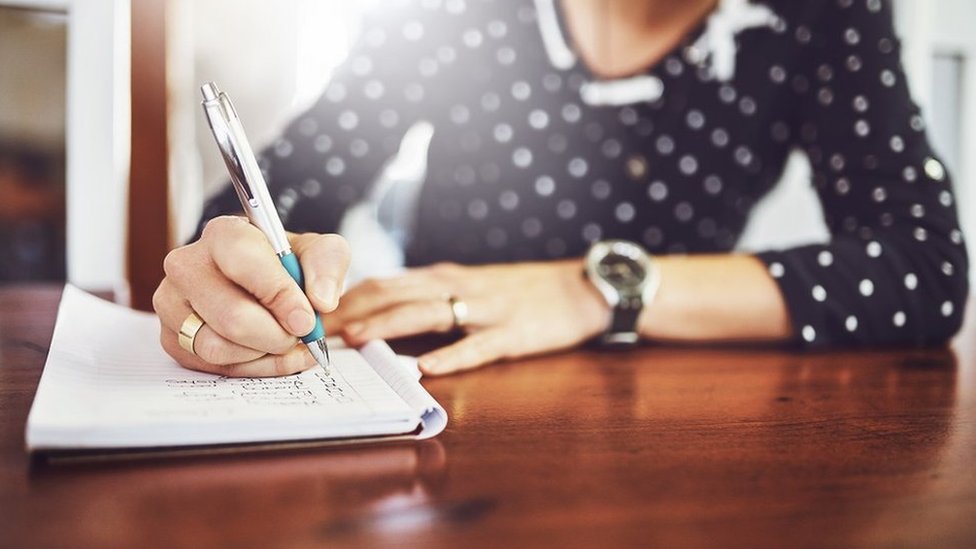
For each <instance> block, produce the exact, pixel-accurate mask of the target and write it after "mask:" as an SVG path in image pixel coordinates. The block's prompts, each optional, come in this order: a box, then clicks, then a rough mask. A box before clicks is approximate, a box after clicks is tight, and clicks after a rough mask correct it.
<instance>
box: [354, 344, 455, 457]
mask: <svg viewBox="0 0 976 549" xmlns="http://www.w3.org/2000/svg"><path fill="white" fill-rule="evenodd" d="M360 352H361V353H362V356H363V357H365V358H366V360H367V361H369V363H370V365H372V366H373V369H375V370H376V372H377V373H378V374H379V375H380V376H381V377H382V378H383V380H384V381H385V382H386V383H387V385H389V386H390V387H392V388H393V390H394V391H396V392H397V394H399V395H400V397H401V398H402V399H403V400H404V401H405V402H406V403H407V404H408V405H410V407H411V408H413V410H414V411H415V412H416V413H417V414H419V415H420V418H421V430H420V434H419V435H418V436H417V438H418V439H421V440H423V439H426V438H431V437H433V436H436V435H437V434H439V433H440V432H441V431H443V430H444V428H445V427H447V411H446V410H445V409H444V407H443V406H441V405H440V403H438V402H437V401H436V400H434V397H432V396H430V393H428V392H427V390H426V389H424V387H423V385H421V384H420V378H419V375H418V372H419V370H417V369H416V361H414V362H413V364H412V365H408V364H405V363H404V361H403V360H402V357H398V356H397V355H396V354H394V353H393V350H392V349H390V346H389V345H387V344H386V342H384V341H382V340H375V341H370V342H369V343H367V344H366V345H364V346H363V347H362V349H360Z"/></svg>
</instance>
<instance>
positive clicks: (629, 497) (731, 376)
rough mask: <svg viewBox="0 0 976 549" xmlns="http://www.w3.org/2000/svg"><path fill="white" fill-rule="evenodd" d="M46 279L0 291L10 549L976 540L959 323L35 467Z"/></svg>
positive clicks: (564, 380)
mask: <svg viewBox="0 0 976 549" xmlns="http://www.w3.org/2000/svg"><path fill="white" fill-rule="evenodd" d="M59 295H60V289H59V288H56V287H49V286H34V287H24V286H19V287H10V288H6V289H0V545H3V546H4V547H31V546H45V547H48V546H62V547H82V546H98V547H146V546H164V547H176V546H193V547H206V546H231V545H233V546H235V547H282V546H287V547H320V546H329V547H336V546H393V545H395V546H398V547H405V546H418V547H419V546H424V547H426V546H432V547H437V546H443V547H473V546H488V547H512V546H518V547H525V546H527V547H537V546H550V545H552V546H598V547H619V546H635V545H640V546H662V547H675V546H716V545H737V546H748V547H795V546H872V547H873V546H894V545H897V546H916V547H918V546H926V547H936V546H955V547H967V546H968V547H974V546H976V384H974V381H976V324H974V323H973V322H970V323H969V324H968V326H967V328H966V330H965V331H964V332H963V335H962V336H960V337H959V338H957V340H956V342H955V344H954V346H953V350H948V349H930V350H917V351H911V350H909V351H880V352H838V353H826V354H799V353H788V352H781V351H774V350H742V349H724V350H723V349H679V348H647V349H642V350H640V351H636V352H633V353H627V354H618V353H598V352H576V353H571V354H563V355H559V356H552V357H546V358H540V359H536V360H525V361H520V362H518V363H512V364H508V365H504V366H495V367H492V368H487V369H483V370H481V371H476V372H472V373H468V374H464V375H459V376H455V377H448V378H441V379H431V380H428V381H426V382H425V385H426V386H427V387H428V388H429V390H430V391H431V393H432V394H433V395H434V396H435V397H436V398H437V399H438V400H440V402H442V403H443V404H444V405H445V407H446V408H447V410H448V413H449V414H450V416H451V423H450V425H449V427H448V428H447V431H446V432H444V433H443V434H442V435H441V436H439V437H438V438H437V439H435V440H432V441H428V442H426V443H419V444H417V443H397V444H390V445H386V446H378V447H360V448H346V449H321V450H313V451H305V452H295V453H277V454H263V455H242V456H233V457H209V458H191V459H181V460H169V461H149V462H141V463H138V462H137V463H124V464H102V465H88V466H72V467H52V466H48V465H36V464H35V465H34V466H32V465H31V463H30V460H29V459H28V457H27V455H25V453H24V450H23V439H24V424H25V420H26V417H27V412H28V409H29V407H30V403H31V399H32V397H33V393H34V389H35V387H36V385H37V380H38V378H39V376H40V373H41V367H42V365H43V363H44V358H45V353H46V348H47V345H48V343H49V341H50V338H51V330H52V327H53V325H54V316H55V308H56V305H57V301H58V297H59ZM972 316H973V315H970V317H972Z"/></svg>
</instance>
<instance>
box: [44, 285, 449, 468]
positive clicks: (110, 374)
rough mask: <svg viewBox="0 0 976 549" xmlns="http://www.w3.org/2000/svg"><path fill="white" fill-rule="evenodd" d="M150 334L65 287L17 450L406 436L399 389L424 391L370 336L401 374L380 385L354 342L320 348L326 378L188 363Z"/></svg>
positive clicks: (410, 413) (153, 323) (409, 418)
mask: <svg viewBox="0 0 976 549" xmlns="http://www.w3.org/2000/svg"><path fill="white" fill-rule="evenodd" d="M158 334H159V321H158V319H157V318H156V316H155V315H151V314H148V313H141V312H136V311H132V310H130V309H127V308H125V307H121V306H118V305H115V304H113V303H109V302H106V301H102V300H100V299H98V298H95V297H93V296H91V295H88V294H86V293H84V292H82V291H81V290H78V289H77V288H74V287H73V286H70V285H68V286H66V287H65V291H64V295H63V296H62V300H61V305H60V308H59V312H58V320H57V324H56V327H55V332H54V338H53V341H52V343H51V350H50V352H49V354H48V359H47V363H46V364H45V368H44V373H43V375H42V377H41V382H40V385H39V387H38V393H37V396H36V397H35V401H34V405H33V407H32V408H31V413H30V417H29V418H28V429H27V443H28V447H29V448H32V449H54V448H101V447H104V448H120V447H144V446H171V445H191V444H220V443H232V442H234V443H236V442H259V441H269V440H300V439H315V438H330V437H356V436H373V435H383V434H396V433H408V432H411V431H414V430H415V429H416V428H417V427H418V426H419V425H420V424H421V420H422V416H423V414H424V409H422V407H420V408H418V406H412V405H411V404H410V403H408V402H407V401H405V400H404V398H403V397H402V396H401V394H407V395H412V390H413V389H415V388H419V390H420V391H421V392H423V393H424V394H426V391H424V390H423V388H422V387H420V385H419V383H417V381H416V379H415V377H413V376H412V375H411V374H410V373H409V372H408V371H407V369H405V368H404V367H403V366H402V363H401V362H400V361H399V360H398V359H397V357H396V356H395V355H394V354H393V353H392V351H389V347H388V346H386V344H385V343H383V342H375V343H374V344H371V345H373V346H374V348H385V349H386V350H387V351H389V355H384V357H385V358H387V359H388V358H390V357H392V360H391V361H390V363H389V364H387V365H386V366H385V368H388V369H392V370H391V371H398V372H399V377H400V378H402V380H410V381H412V383H405V381H404V383H399V382H398V385H399V386H398V387H391V385H390V383H389V382H388V381H387V380H385V379H384V378H383V377H382V376H381V375H378V374H377V372H376V370H375V369H374V366H372V365H371V364H370V363H368V362H367V360H366V359H365V358H364V356H363V355H362V354H360V352H359V351H357V350H355V349H348V348H340V349H336V350H335V351H334V352H333V353H332V356H333V362H334V365H333V368H332V373H331V375H330V374H327V373H326V372H325V371H324V370H322V369H321V368H318V367H316V368H313V369H312V370H309V371H306V372H303V373H301V374H297V375H292V376H287V377H280V378H227V377H222V376H217V375H212V374H205V373H201V372H193V371H189V370H186V369H184V368H182V367H180V366H179V365H178V364H177V363H176V362H175V361H173V359H171V358H170V357H169V356H168V355H167V354H166V353H165V352H164V351H163V350H162V348H161V347H160V345H159V343H158V339H159V335H158ZM387 377H388V378H391V379H392V377H391V374H389V373H388V374H387ZM411 384H412V385H413V386H415V387H409V388H408V385H411ZM428 397H429V395H428ZM415 398H416V397H415V396H411V399H415ZM431 400H433V399H431ZM435 404H436V403H435ZM426 405H427V406H428V407H429V403H426ZM445 417H446V414H445ZM440 429H443V427H441V428H440ZM440 429H438V432H439V430H440Z"/></svg>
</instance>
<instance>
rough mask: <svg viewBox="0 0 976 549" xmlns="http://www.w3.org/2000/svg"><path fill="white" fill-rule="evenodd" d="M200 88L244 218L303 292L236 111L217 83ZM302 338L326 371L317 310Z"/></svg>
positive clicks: (328, 360)
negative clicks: (253, 227)
mask: <svg viewBox="0 0 976 549" xmlns="http://www.w3.org/2000/svg"><path fill="white" fill-rule="evenodd" d="M200 91H201V93H203V112H204V114H206V115H207V122H208V123H209V124H210V130H211V131H212V132H213V136H214V139H216V140H217V146H218V147H219V148H220V154H221V156H223V158H224V164H226V165H227V171H228V172H230V179H231V181H232V182H233V184H234V189H235V190H236V191H237V197H238V198H240V200H241V205H242V206H243V207H244V212H245V213H246V214H247V218H248V219H249V220H250V221H251V223H252V224H254V226H256V227H257V228H258V229H260V230H261V232H262V233H264V236H266V237H267V238H268V241H269V242H270V243H271V246H272V247H273V248H274V251H275V253H276V254H278V259H279V260H280V261H281V264H282V265H283V266H284V267H285V270H286V271H288V274H289V275H291V277H292V278H293V279H294V280H295V282H296V283H297V284H298V287H299V288H301V289H302V291H304V290H305V281H304V275H303V274H302V268H301V265H300V264H299V262H298V258H297V257H295V254H294V253H292V250H291V244H290V243H289V242H288V235H287V233H285V228H284V226H283V225H282V224H281V218H280V217H278V211H277V210H276V209H275V205H274V202H273V201H272V200H271V194H270V193H269V192H268V185H267V183H266V182H265V180H264V175H263V174H262V173H261V169H260V168H259V167H258V162H257V159H255V157H254V152H253V151H252V150H251V146H250V144H248V142H247V136H246V135H244V126H243V125H242V124H241V120H240V118H238V116H237V111H236V110H234V105H233V103H231V101H230V98H229V97H227V94H225V93H224V92H222V91H220V90H219V89H217V85H216V84H214V83H213V82H207V83H206V84H204V85H203V86H201V87H200ZM301 339H302V342H303V343H305V345H307V346H308V350H309V352H310V353H312V356H313V357H315V361H316V362H318V363H319V365H320V366H322V368H324V369H325V371H326V372H328V371H329V366H330V365H331V364H332V360H331V358H330V357H329V347H328V345H326V343H325V328H323V326H322V318H321V316H320V315H319V314H318V313H317V312H316V313H315V328H313V329H312V331H311V332H309V333H308V334H306V335H305V336H303V337H302V338H301Z"/></svg>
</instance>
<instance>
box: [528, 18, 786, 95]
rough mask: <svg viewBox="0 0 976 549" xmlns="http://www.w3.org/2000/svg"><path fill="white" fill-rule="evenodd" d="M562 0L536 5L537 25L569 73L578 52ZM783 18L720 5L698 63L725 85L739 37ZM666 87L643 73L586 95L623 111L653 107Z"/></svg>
mask: <svg viewBox="0 0 976 549" xmlns="http://www.w3.org/2000/svg"><path fill="white" fill-rule="evenodd" d="M555 2H556V0H535V9H536V21H537V23H538V25H539V34H540V36H541V37H542V45H543V48H544V49H545V51H546V56H547V57H548V58H549V63H550V64H551V65H552V66H553V67H554V68H556V69H559V70H563V71H564V70H568V69H570V68H571V67H572V66H573V65H574V64H576V62H577V59H578V58H577V55H576V52H574V51H573V50H572V48H570V47H569V44H568V43H567V42H566V37H565V33H564V32H563V30H562V28H561V27H560V25H559V15H558V14H557V12H556V5H555ZM779 21H780V19H779V17H778V16H777V15H776V14H775V13H774V12H773V11H772V10H771V9H770V8H769V7H768V6H765V5H761V4H753V3H752V2H750V1H749V0H720V1H719V4H718V7H717V8H716V9H715V11H714V12H712V14H711V15H709V16H708V21H707V23H706V28H705V31H704V32H703V33H702V34H701V36H699V38H698V40H697V41H696V42H695V44H694V46H693V48H692V51H695V52H697V53H698V58H697V59H695V62H697V63H698V64H699V66H701V67H703V68H704V69H705V70H707V71H708V73H709V74H710V75H711V76H713V77H715V78H716V79H718V80H720V81H722V82H728V81H729V80H731V79H732V78H733V77H734V76H735V56H736V48H735V35H736V34H738V33H740V32H742V31H743V30H746V29H748V28H753V27H765V26H768V27H773V26H775V25H776V24H777V23H778V22H779ZM663 93H664V84H663V82H661V79H660V78H658V77H656V76H653V75H649V74H641V75H637V76H631V77H627V78H617V79H609V80H592V81H588V82H585V83H583V85H582V86H581V88H580V96H581V99H582V100H583V102H584V103H586V104H588V105H590V106H620V105H628V104H631V103H637V102H641V101H648V102H653V101H656V100H658V99H660V98H661V95H662V94H663Z"/></svg>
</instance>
